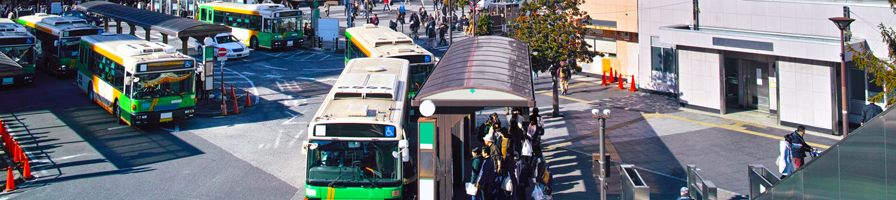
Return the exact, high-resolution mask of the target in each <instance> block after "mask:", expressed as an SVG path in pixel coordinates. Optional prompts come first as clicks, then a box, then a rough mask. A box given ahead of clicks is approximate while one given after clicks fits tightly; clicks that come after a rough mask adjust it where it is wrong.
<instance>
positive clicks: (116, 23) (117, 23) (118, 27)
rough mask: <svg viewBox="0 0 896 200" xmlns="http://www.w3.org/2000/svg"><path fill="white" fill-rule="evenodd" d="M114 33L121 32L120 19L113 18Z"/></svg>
mask: <svg viewBox="0 0 896 200" xmlns="http://www.w3.org/2000/svg"><path fill="white" fill-rule="evenodd" d="M115 33H118V34H121V20H115Z"/></svg>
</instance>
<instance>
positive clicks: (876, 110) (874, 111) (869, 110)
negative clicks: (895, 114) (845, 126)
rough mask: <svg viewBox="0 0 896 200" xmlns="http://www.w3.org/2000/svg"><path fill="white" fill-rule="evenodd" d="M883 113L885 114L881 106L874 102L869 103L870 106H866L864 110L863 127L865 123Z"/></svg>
mask: <svg viewBox="0 0 896 200" xmlns="http://www.w3.org/2000/svg"><path fill="white" fill-rule="evenodd" d="M882 112H884V110H883V109H881V108H880V106H877V104H874V102H869V103H868V105H865V107H864V108H862V125H865V123H867V122H868V121H871V119H872V118H874V116H877V115H878V114H880V113H882Z"/></svg>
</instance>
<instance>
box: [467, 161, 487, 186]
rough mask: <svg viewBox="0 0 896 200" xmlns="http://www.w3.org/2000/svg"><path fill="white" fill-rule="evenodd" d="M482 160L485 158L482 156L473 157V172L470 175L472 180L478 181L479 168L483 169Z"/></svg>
mask: <svg viewBox="0 0 896 200" xmlns="http://www.w3.org/2000/svg"><path fill="white" fill-rule="evenodd" d="M482 160H484V158H483V157H482V156H476V157H473V162H471V163H472V164H473V173H472V174H471V176H470V182H476V177H478V176H479V170H481V169H482Z"/></svg>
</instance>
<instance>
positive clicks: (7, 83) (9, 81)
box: [3, 78, 12, 85]
mask: <svg viewBox="0 0 896 200" xmlns="http://www.w3.org/2000/svg"><path fill="white" fill-rule="evenodd" d="M9 84H12V78H3V85H9Z"/></svg>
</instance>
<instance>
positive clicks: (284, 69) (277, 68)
mask: <svg viewBox="0 0 896 200" xmlns="http://www.w3.org/2000/svg"><path fill="white" fill-rule="evenodd" d="M262 67H266V68H270V69H276V70H283V71H286V70H288V69H286V68H279V67H271V66H268V65H262ZM269 76H270V75H269Z"/></svg>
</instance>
